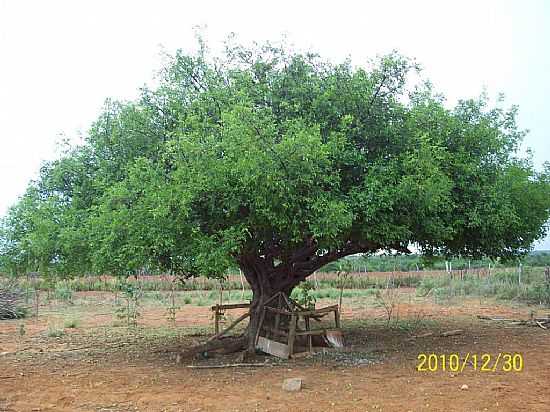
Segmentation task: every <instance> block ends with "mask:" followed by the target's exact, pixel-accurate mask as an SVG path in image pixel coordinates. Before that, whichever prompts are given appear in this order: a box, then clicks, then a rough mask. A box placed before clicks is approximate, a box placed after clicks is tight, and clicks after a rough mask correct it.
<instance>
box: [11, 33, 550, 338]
mask: <svg viewBox="0 0 550 412" xmlns="http://www.w3.org/2000/svg"><path fill="white" fill-rule="evenodd" d="M411 73H413V74H415V76H413V77H418V76H417V73H418V67H417V66H416V65H415V64H414V62H412V61H411V60H409V59H407V58H404V57H402V56H400V55H398V54H396V53H392V54H390V55H387V56H384V57H381V58H379V59H377V60H375V61H373V62H371V63H369V64H368V65H367V66H366V67H354V66H352V64H351V63H350V62H349V61H347V62H344V63H342V64H333V63H330V62H327V61H325V60H323V59H321V58H320V57H319V56H317V55H314V54H311V53H298V52H293V51H288V50H286V49H285V48H284V47H274V46H272V45H269V44H268V45H262V46H255V47H252V48H245V47H241V46H232V45H229V46H228V47H227V48H226V53H225V55H224V57H223V58H211V57H210V56H209V54H208V52H207V49H206V47H205V46H204V44H202V43H201V48H200V50H199V51H198V52H197V53H195V54H184V53H182V52H178V53H176V55H175V56H172V57H171V58H170V59H169V61H168V63H167V64H166V66H165V67H164V69H163V70H162V72H161V76H160V78H159V82H158V86H157V87H156V88H155V89H143V90H142V93H141V97H140V98H139V99H137V100H136V101H133V102H126V103H120V102H110V101H109V102H107V104H106V106H105V109H104V112H103V113H102V114H101V116H100V117H99V118H98V120H97V121H96V122H95V123H94V125H93V126H92V127H91V129H90V131H89V133H88V136H87V138H86V142H85V144H84V145H82V146H80V147H77V148H74V149H72V150H70V151H68V152H67V153H66V155H65V156H64V157H62V158H61V159H59V160H57V161H54V162H51V163H49V164H46V165H45V166H44V168H43V169H42V173H41V175H40V178H39V179H38V181H36V182H34V183H33V184H31V186H30V188H29V190H28V192H27V194H26V195H25V196H23V198H22V199H21V200H20V202H19V203H18V204H17V205H15V206H14V207H13V208H12V209H11V210H10V212H9V214H8V216H7V217H6V218H5V219H4V223H3V229H2V239H3V240H2V242H1V246H0V247H1V248H2V249H1V252H2V259H3V261H4V267H9V268H11V269H12V270H14V271H18V270H28V269H29V265H31V266H32V265H34V266H32V267H33V268H35V269H39V270H42V271H47V272H55V273H59V274H63V275H70V274H74V273H82V272H94V273H105V272H108V273H113V274H121V275H125V274H126V275H127V274H131V273H134V272H135V271H137V270H140V269H142V268H148V269H150V270H159V271H170V272H171V273H174V274H176V275H178V276H181V277H189V276H199V275H203V276H209V277H221V276H223V274H224V273H226V271H227V269H228V268H229V267H234V266H235V265H238V266H239V267H240V268H241V269H242V271H243V273H244V275H245V277H246V279H247V281H248V283H249V284H250V286H251V288H252V291H253V301H252V309H251V321H250V326H249V333H250V335H249V336H254V333H255V331H256V328H257V323H258V318H259V316H258V315H259V313H260V312H259V310H260V308H261V306H262V304H263V302H264V301H265V300H266V299H268V298H269V297H271V296H272V295H273V294H275V293H276V292H278V291H286V292H290V291H291V290H292V288H293V287H294V286H295V285H297V284H298V283H299V282H301V281H302V280H304V279H305V278H307V277H308V276H309V275H310V274H312V273H313V272H314V271H315V270H317V269H319V268H320V267H322V266H324V265H326V264H327V263H329V262H332V261H335V260H337V259H340V258H342V257H345V256H347V255H351V254H356V253H374V252H377V251H384V250H385V251H389V250H392V251H398V252H407V250H408V248H409V247H410V246H411V245H415V247H417V248H419V249H420V250H421V251H422V252H423V253H426V254H450V255H456V254H460V255H462V256H482V255H485V256H501V257H505V258H511V257H515V256H519V255H521V254H523V253H525V252H526V251H528V250H529V249H530V247H531V244H532V242H533V241H534V240H536V239H538V238H541V237H542V236H543V235H544V234H545V230H546V228H545V222H547V220H548V218H549V214H550V175H549V171H550V168H549V167H546V169H545V171H543V172H536V171H535V170H534V168H533V165H532V164H531V162H530V160H529V158H527V159H521V158H520V157H518V156H517V150H518V145H519V144H520V142H521V139H522V137H523V135H524V133H523V132H522V131H521V130H519V129H518V127H517V125H516V120H515V118H516V108H512V109H510V110H504V109H502V108H500V106H499V105H497V107H495V108H491V107H488V100H487V98H485V97H484V96H482V97H481V98H478V99H471V100H463V101H459V102H458V104H456V106H455V107H453V108H450V107H449V106H448V105H446V104H445V102H444V99H443V97H441V95H438V94H436V93H434V92H433V91H432V88H431V87H430V85H429V83H418V82H417V83H416V85H412V84H411V82H410V81H409V80H408V79H409V77H411V76H410V74H411Z"/></svg>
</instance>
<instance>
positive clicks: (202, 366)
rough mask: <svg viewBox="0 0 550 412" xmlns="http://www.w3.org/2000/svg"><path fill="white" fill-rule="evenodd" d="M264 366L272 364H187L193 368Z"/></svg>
mask: <svg viewBox="0 0 550 412" xmlns="http://www.w3.org/2000/svg"><path fill="white" fill-rule="evenodd" d="M262 366H271V365H270V364H267V363H227V364H224V365H187V368H191V369H221V368H259V367H262Z"/></svg>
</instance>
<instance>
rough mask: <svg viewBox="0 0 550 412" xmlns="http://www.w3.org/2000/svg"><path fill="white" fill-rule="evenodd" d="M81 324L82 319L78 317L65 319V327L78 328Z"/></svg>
mask: <svg viewBox="0 0 550 412" xmlns="http://www.w3.org/2000/svg"><path fill="white" fill-rule="evenodd" d="M79 326H80V319H78V318H69V319H65V321H64V322H63V327H64V328H65V329H76V328H78V327H79Z"/></svg>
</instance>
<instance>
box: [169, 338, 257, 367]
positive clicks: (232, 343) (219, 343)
mask: <svg viewBox="0 0 550 412" xmlns="http://www.w3.org/2000/svg"><path fill="white" fill-rule="evenodd" d="M247 343H248V337H247V336H241V337H238V338H224V339H219V340H214V341H209V342H206V343H205V344H202V345H197V346H195V347H192V348H189V349H187V350H185V351H182V352H180V353H178V355H177V356H176V363H178V364H181V363H182V362H183V360H184V359H191V358H193V357H194V356H196V355H198V354H199V353H204V352H212V351H217V350H221V349H223V351H224V352H226V353H231V352H237V351H239V350H242V349H245V348H246V344H247Z"/></svg>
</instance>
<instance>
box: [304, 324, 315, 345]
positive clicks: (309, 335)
mask: <svg viewBox="0 0 550 412" xmlns="http://www.w3.org/2000/svg"><path fill="white" fill-rule="evenodd" d="M304 321H305V323H306V331H308V332H309V331H310V330H311V328H310V327H309V316H304ZM307 345H308V347H309V351H310V352H313V337H312V336H311V334H308V335H307Z"/></svg>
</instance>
